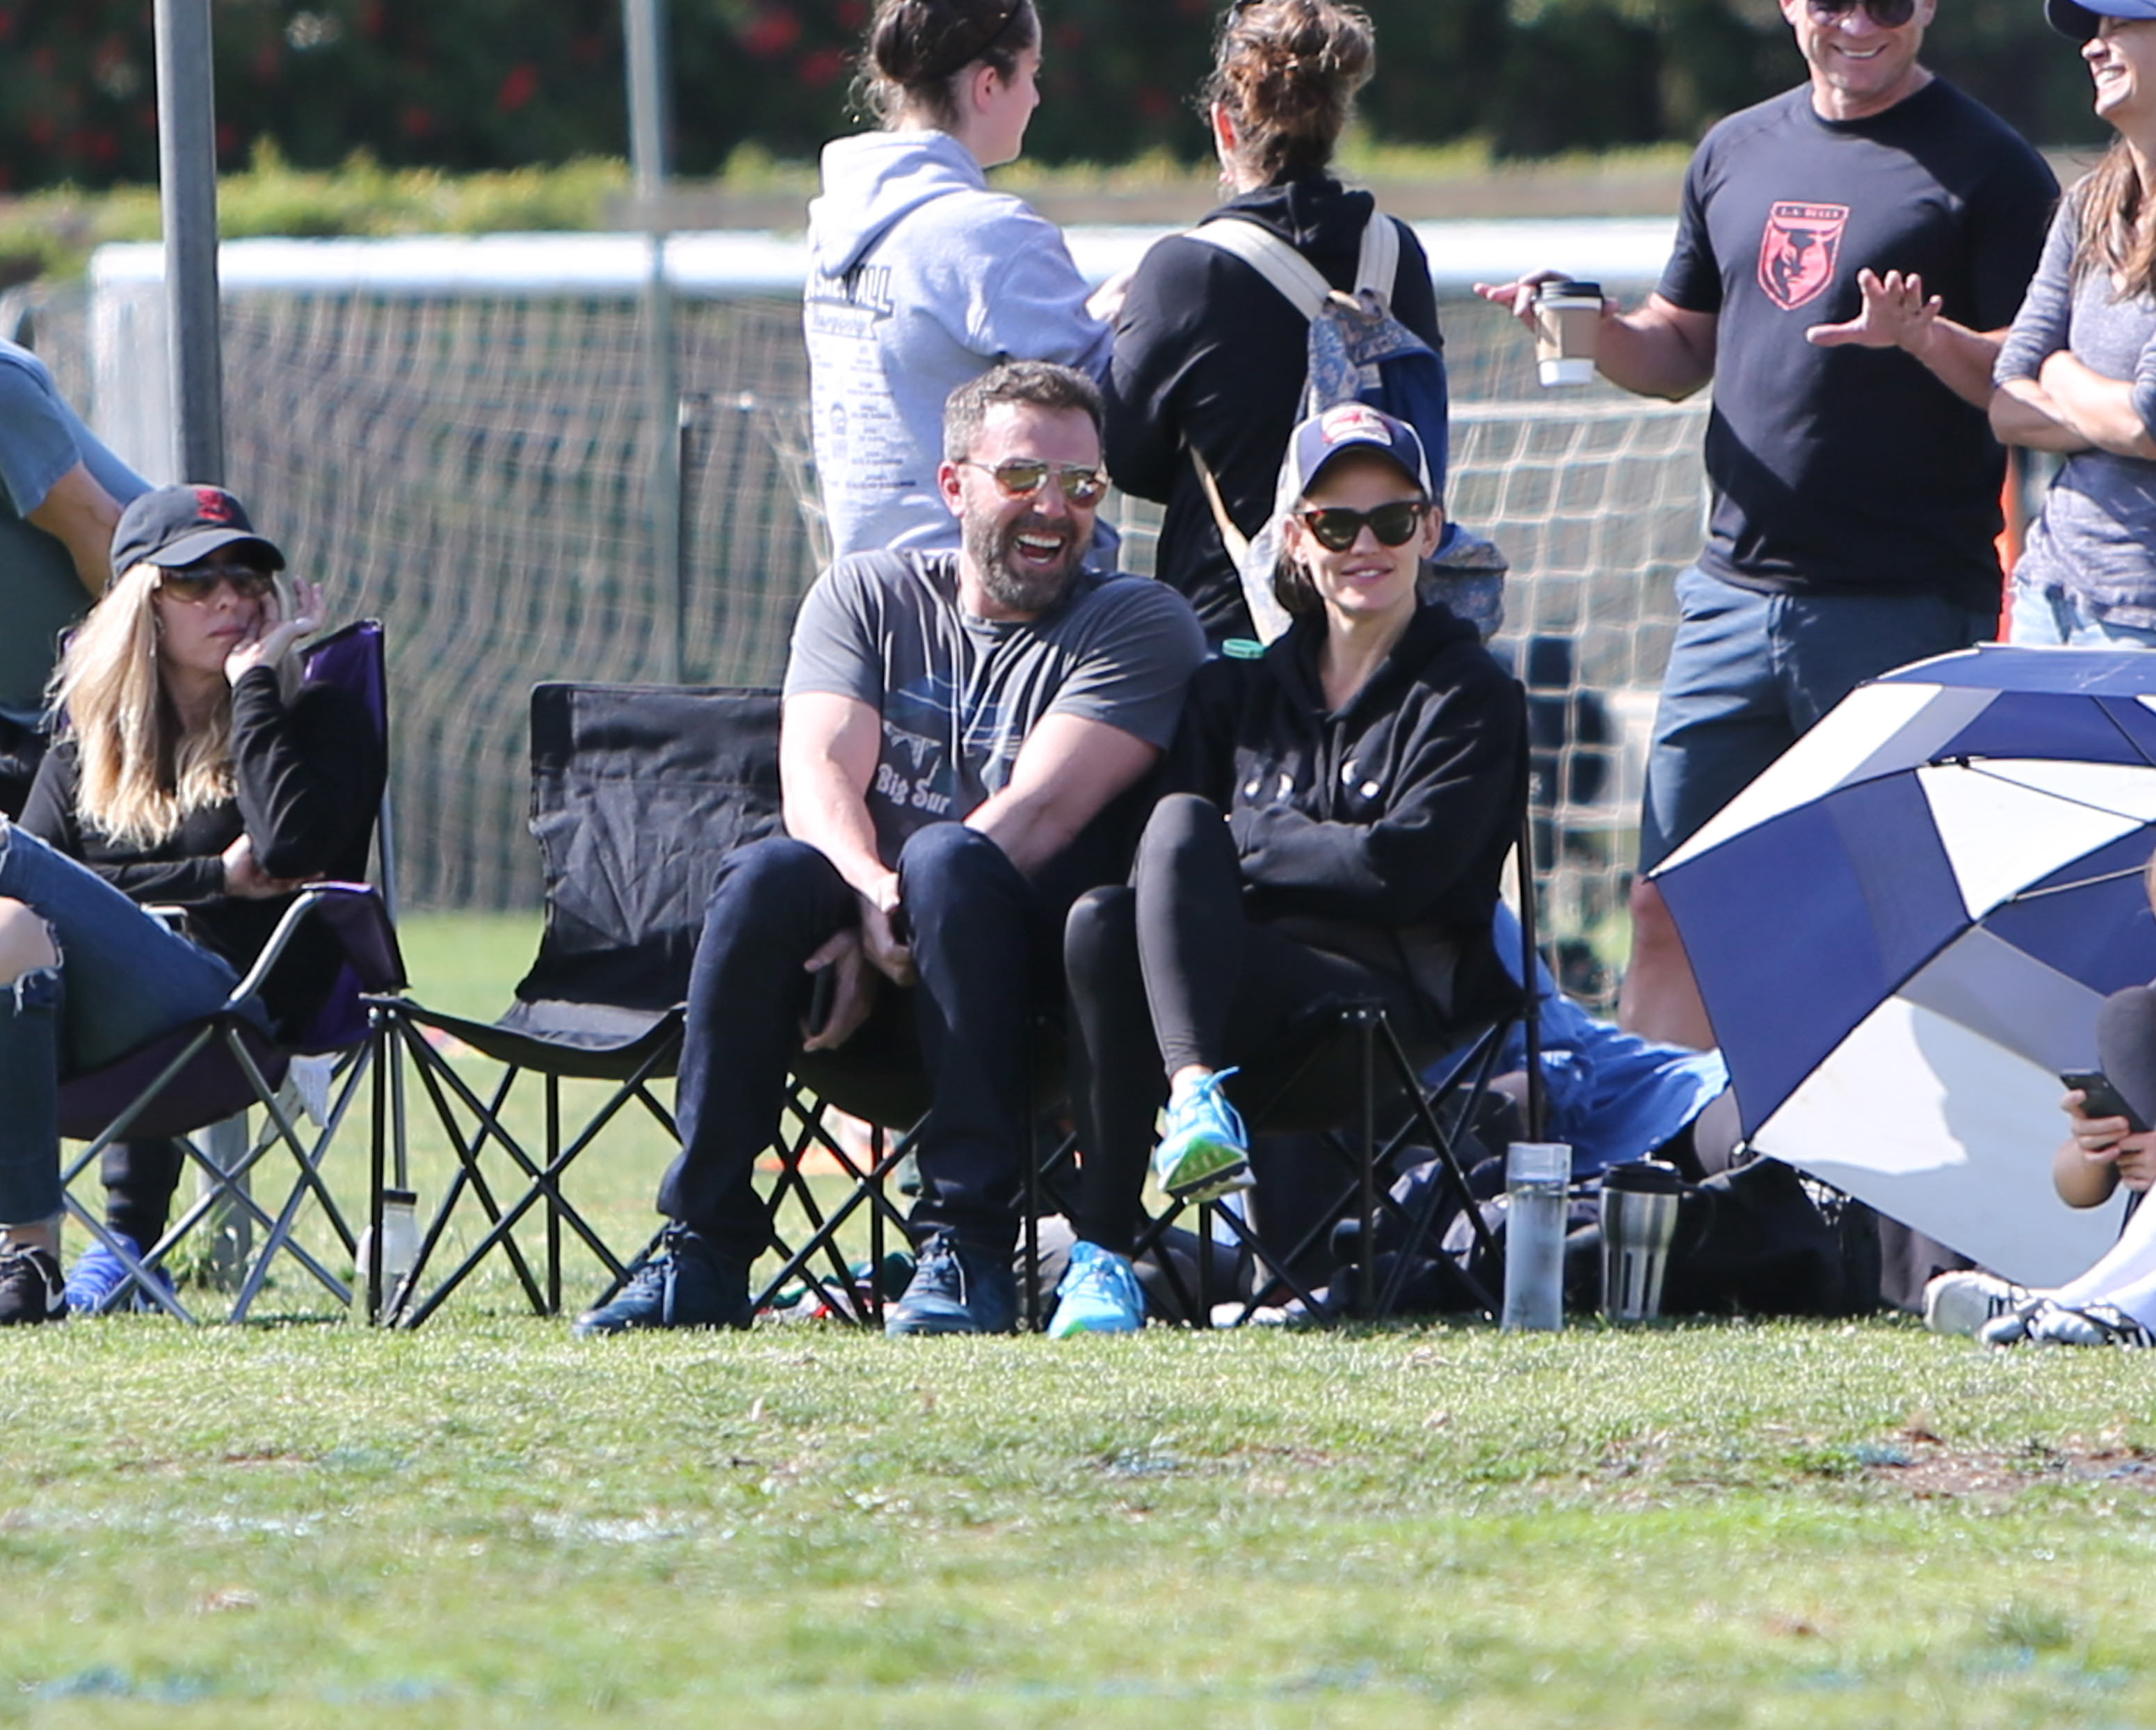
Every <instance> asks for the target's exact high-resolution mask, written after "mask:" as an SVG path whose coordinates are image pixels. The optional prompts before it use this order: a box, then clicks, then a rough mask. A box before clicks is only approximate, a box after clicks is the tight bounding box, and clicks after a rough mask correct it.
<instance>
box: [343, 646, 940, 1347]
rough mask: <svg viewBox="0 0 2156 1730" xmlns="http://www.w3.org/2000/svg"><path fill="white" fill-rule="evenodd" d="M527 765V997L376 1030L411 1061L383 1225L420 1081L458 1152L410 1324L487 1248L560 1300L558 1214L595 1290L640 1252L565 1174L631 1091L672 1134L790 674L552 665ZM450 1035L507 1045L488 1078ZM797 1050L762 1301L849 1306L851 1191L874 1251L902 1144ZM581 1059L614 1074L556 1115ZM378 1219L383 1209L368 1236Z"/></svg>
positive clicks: (404, 1160)
mask: <svg viewBox="0 0 2156 1730" xmlns="http://www.w3.org/2000/svg"><path fill="white" fill-rule="evenodd" d="M531 782H532V787H531V829H532V833H533V834H535V835H536V837H537V838H538V840H539V844H540V849H541V852H542V855H543V860H544V875H545V885H546V926H545V930H544V933H543V935H542V937H541V939H540V945H539V952H538V955H537V957H536V959H535V960H534V961H533V963H532V965H531V971H530V972H529V973H527V974H526V976H525V978H524V979H523V981H522V982H521V983H520V984H519V985H518V986H517V988H516V1001H515V1002H514V1003H512V1004H511V1006H510V1007H509V1009H508V1010H507V1011H506V1013H504V1014H502V1015H501V1016H500V1018H499V1019H496V1020H494V1021H490V1022H483V1021H474V1020H470V1019H466V1018H464V1017H461V1016H457V1015H452V1014H446V1013H444V1012H443V1011H441V1010H439V1009H432V1008H429V1007H428V1006H427V1005H424V1004H419V1003H417V1002H414V1001H413V1000H412V999H411V998H408V997H398V998H383V999H382V1000H380V1001H378V1002H377V1003H376V1004H374V1006H373V1008H374V1013H375V1017H376V1025H377V1032H378V1035H379V1037H380V1038H381V1039H382V1040H383V1041H384V1042H385V1044H386V1045H389V1046H390V1047H392V1048H393V1050H394V1052H395V1053H396V1054H398V1055H399V1056H401V1060H402V1061H401V1062H398V1063H394V1064H385V1065H383V1067H382V1070H381V1071H379V1072H378V1074H377V1092H378V1093H379V1094H380V1095H381V1096H382V1098H381V1101H380V1104H379V1106H378V1107H377V1114H376V1122H377V1137H376V1142H375V1147H374V1195H375V1200H374V1210H375V1218H376V1220H377V1228H378V1225H379V1220H380V1213H381V1205H382V1194H383V1191H384V1190H385V1188H389V1187H395V1188H408V1187H409V1184H408V1175H409V1134H410V1125H409V1119H408V1094H409V1091H410V1088H411V1086H413V1085H416V1086H417V1087H418V1090H419V1091H420V1092H421V1094H422V1095H423V1098H424V1101H425V1103H426V1105H427V1106H428V1107H429V1111H430V1113H431V1116H432V1119H433V1121H434V1124H435V1125H436V1126H437V1127H439V1130H440V1131H441V1132H442V1133H443V1134H444V1136H445V1137H447V1139H448V1142H449V1150H450V1152H452V1154H453V1155H454V1158H455V1162H456V1169H455V1172H454V1176H453V1177H452V1178H451V1180H450V1183H449V1188H448V1189H447V1190H446V1192H445V1193H444V1195H443V1196H442V1198H441V1199H440V1201H439V1204H437V1205H436V1206H435V1207H434V1209H433V1211H432V1214H431V1217H430V1219H429V1223H428V1224H427V1227H426V1229H425V1230H424V1231H423V1234H422V1235H421V1238H420V1243H419V1247H418V1259H417V1261H416V1264H415V1265H414V1266H413V1269H412V1271H411V1272H410V1274H409V1276H408V1277H407V1278H406V1280H405V1281H404V1283H403V1291H401V1292H400V1293H393V1294H391V1307H390V1315H391V1317H392V1319H393V1320H394V1321H395V1322H398V1323H399V1324H400V1325H403V1326H405V1327H418V1326H419V1325H420V1324H421V1323H423V1322H425V1321H426V1320H427V1318H428V1317H430V1316H432V1315H433V1314H434V1312H435V1311H436V1310H438V1309H439V1307H440V1306H441V1305H442V1304H443V1303H444V1301H446V1300H447V1299H448V1297H449V1296H450V1295H451V1294H452V1293H453V1292H454V1291H455V1290H456V1289H457V1288H458V1287H459V1286H461V1285H462V1284H463V1283H464V1281H465V1280H466V1279H468V1278H469V1277H470V1276H471V1275H472V1274H473V1273H474V1271H475V1270H476V1269H477V1268H478V1267H479V1266H480V1265H481V1263H483V1262H484V1261H485V1260H486V1259H487V1258H488V1257H489V1256H490V1255H495V1254H496V1253H499V1254H500V1255H502V1256H503V1257H504V1258H505V1259H506V1260H507V1261H508V1263H509V1264H510V1265H511V1268H512V1270H513V1271H514V1272H515V1275H516V1279H517V1281H518V1283H519V1284H520V1286H521V1288H522V1291H523V1293H524V1296H525V1297H526V1301H528V1302H529V1303H530V1305H531V1308H532V1309H533V1310H534V1311H535V1312H537V1313H540V1314H546V1315H552V1314H555V1313H557V1312H559V1311H560V1309H561V1306H562V1233H563V1232H564V1231H565V1230H566V1231H567V1232H569V1233H571V1234H572V1235H574V1236H575V1237H576V1238H577V1239H578V1240H581V1241H582V1242H583V1245H585V1247H586V1248H587V1249H588V1250H590V1252H591V1253H592V1255H593V1256H595V1257H596V1258H597V1259H598V1261H599V1263H600V1264H601V1265H602V1266H603V1268H604V1270H605V1271H606V1273H607V1275H608V1278H609V1279H610V1280H611V1281H612V1284H611V1286H609V1287H608V1290H607V1291H605V1292H603V1293H602V1294H601V1301H604V1300H605V1298H606V1297H608V1296H611V1295H612V1293H613V1291H618V1290H619V1288H620V1286H621V1285H622V1284H623V1283H624V1282H625V1281H627V1279H628V1278H629V1276H630V1275H631V1273H632V1272H633V1271H634V1269H635V1267H636V1266H637V1265H639V1261H640V1260H641V1259H642V1257H643V1256H644V1255H648V1254H649V1251H650V1250H651V1248H652V1242H651V1241H650V1240H646V1241H644V1243H643V1245H642V1247H641V1249H637V1248H634V1247H633V1246H632V1247H630V1248H628V1249H627V1250H624V1249H623V1248H621V1247H619V1246H617V1245H613V1244H610V1243H608V1240H606V1238H605V1236H604V1235H603V1234H602V1232H601V1231H600V1230H599V1229H598V1227H597V1226H596V1225H594V1224H593V1221H592V1220H591V1219H590V1218H589V1217H588V1213H587V1212H586V1211H585V1210H583V1209H579V1208H578V1207H577V1205H576V1204H574V1202H573V1201H572V1199H570V1196H569V1194H567V1188H566V1180H567V1178H568V1175H569V1173H570V1171H571V1168H572V1167H573V1166H574V1165H575V1164H576V1163H577V1161H578V1160H579V1159H580V1158H583V1156H584V1155H585V1154H586V1153H587V1152H588V1151H589V1150H590V1149H591V1147H593V1145H594V1143H595V1142H597V1141H598V1139H599V1137H601V1135H602V1134H603V1132H605V1131H606V1129H607V1128H608V1126H609V1125H611V1124H613V1122H615V1121H616V1120H617V1119H618V1118H619V1117H622V1116H623V1114H624V1113H625V1112H629V1111H631V1110H632V1108H634V1110H639V1111H642V1112H644V1113H645V1114H646V1115H647V1116H648V1117H649V1119H650V1121H652V1122H654V1123H656V1124H657V1125H658V1126H659V1127H660V1129H661V1130H662V1131H663V1132H664V1135H665V1138H666V1139H667V1140H668V1141H670V1142H673V1141H676V1140H677V1139H678V1132H677V1130H676V1128H675V1122H674V1117H673V1113H672V1111H671V1110H670V1106H669V1105H668V1104H667V1103H666V1102H665V1101H662V1100H661V1098H660V1096H659V1094H658V1093H657V1091H654V1090H655V1087H656V1086H657V1084H659V1083H660V1082H663V1081H665V1080H667V1079H668V1078H669V1077H670V1076H672V1075H674V1073H675V1070H676V1068H677V1067H678V1065H679V1062H680V1045H681V1032H682V999H683V998H684V996H685V993H686V990H687V984H688V978H689V968H690V961H691V960H692V958H693V957H694V955H695V952H696V939H697V937H698V934H699V933H700V932H701V929H702V924H703V912H704V903H705V900H706V896H707V894H708V891H709V887H710V882H711V873H712V871H713V870H714V869H715V867H716V865H717V863H718V861H719V860H721V859H722V858H723V857H724V856H725V855H726V853H727V852H728V851H730V850H731V849H733V848H735V847H737V846H743V845H746V844H749V843H751V842H752V841H756V840H758V839H762V838H763V837H765V836H767V835H769V834H775V833H777V832H778V828H779V788H778V694H777V693H776V692H773V691H769V690H730V689H725V688H718V687H676V686H661V685H582V684H567V683H563V684H547V685H539V686H537V687H536V688H535V689H534V690H533V691H532V695H531ZM442 1036H447V1038H449V1039H450V1040H454V1041H457V1042H459V1043H460V1044H461V1045H464V1046H465V1047H468V1048H469V1049H470V1050H471V1051H472V1052H474V1053H475V1054H477V1055H479V1056H480V1057H483V1058H485V1059H487V1060H491V1061H492V1063H493V1064H494V1065H496V1069H497V1072H496V1073H495V1075H494V1076H493V1078H492V1079H491V1080H490V1081H489V1082H488V1083H486V1085H485V1088H484V1091H482V1088H481V1087H480V1086H475V1085H474V1083H473V1082H472V1081H470V1080H469V1079H467V1077H466V1075H465V1073H464V1072H463V1070H462V1069H460V1067H459V1063H458V1062H457V1061H456V1060H452V1059H451V1058H449V1057H448V1056H445V1055H444V1053H443V1052H442V1051H441V1050H439V1049H437V1046H436V1045H435V1043H434V1040H436V1039H439V1038H440V1037H442ZM407 1070H409V1072H410V1073H409V1077H407V1075H406V1073H405V1072H406V1071H407ZM813 1073H814V1065H812V1064H808V1063H805V1062H804V1064H803V1075H802V1076H799V1077H797V1078H796V1080H795V1082H794V1084H793V1100H792V1108H791V1111H790V1114H789V1115H790V1116H791V1117H792V1118H793V1120H794V1122H795V1124H796V1126H797V1127H796V1129H795V1131H794V1132H793V1133H792V1134H791V1135H789V1136H788V1137H787V1138H786V1140H785V1142H784V1143H783V1145H782V1146H780V1147H778V1148H776V1149H775V1150H774V1152H776V1153H777V1154H778V1177H777V1178H776V1180H775V1183H774V1188H773V1191H772V1193H771V1197H770V1199H771V1201H772V1203H773V1211H774V1214H778V1215H779V1216H780V1217H781V1219H782V1222H783V1223H782V1230H783V1231H784V1232H785V1233H786V1234H787V1240H786V1241H783V1242H782V1244H781V1245H780V1246H779V1247H780V1252H781V1253H780V1256H779V1263H778V1271H776V1273H774V1274H773V1276H771V1277H770V1278H768V1279H767V1280H765V1281H762V1282H761V1285H760V1288H759V1290H758V1291H757V1293H756V1294H755V1296H756V1298H757V1302H758V1303H759V1304H762V1303H763V1302H766V1301H768V1300H769V1299H770V1298H771V1296H773V1294H774V1293H775V1292H776V1291H778V1288H779V1287H780V1286H783V1285H785V1284H787V1283H789V1282H791V1281H794V1280H796V1279H801V1278H808V1279H810V1280H812V1281H814V1283H815V1284H817V1286H819V1290H820V1291H821V1292H822V1294H823V1296H824V1298H825V1300H826V1301H827V1302H828V1304H829V1306H831V1307H833V1308H834V1309H836V1310H839V1311H841V1312H845V1311H846V1310H848V1309H849V1308H850V1307H855V1300H854V1298H853V1295H852V1293H853V1285H854V1281H853V1278H852V1275H851V1271H850V1267H849V1265H848V1264H847V1263H846V1262H845V1261H844V1260H843V1259H842V1257H841V1255H840V1251H839V1245H838V1234H839V1228H840V1227H841V1226H842V1225H844V1224H845V1223H846V1221H847V1220H848V1219H850V1217H851V1216H852V1215H853V1214H855V1211H856V1210H857V1209H859V1208H860V1207H862V1206H864V1205H867V1206H870V1207H872V1209H874V1214H873V1228H874V1230H875V1233H876V1235H877V1240H876V1243H875V1247H874V1250H873V1251H872V1253H873V1254H874V1255H875V1256H876V1257H877V1258H878V1259H880V1254H881V1241H880V1234H881V1231H882V1229H883V1226H884V1224H885V1223H886V1222H887V1221H888V1220H890V1219H895V1218H896V1214H895V1213H894V1212H893V1211H892V1209H891V1206H890V1204H888V1203H887V1202H885V1201H884V1200H883V1199H882V1187H881V1179H882V1178H884V1177H885V1176H887V1175H888V1173H890V1172H891V1169H892V1168H894V1167H895V1166H896V1164H897V1163H898V1162H899V1160H900V1159H901V1158H903V1156H904V1152H905V1149H904V1147H903V1146H902V1145H897V1144H892V1145H889V1146H886V1145H885V1138H884V1137H882V1136H881V1135H880V1134H879V1136H878V1137H877V1141H876V1144H875V1147H874V1148H873V1150H872V1152H871V1153H870V1158H869V1159H868V1160H867V1162H866V1163H863V1162H862V1161H861V1160H860V1158H857V1157H856V1155H855V1153H854V1152H852V1151H850V1149H849V1148H848V1147H846V1146H845V1145H844V1141H843V1139H842V1138H841V1137H839V1136H838V1135H836V1134H835V1133H834V1130H833V1128H832V1127H831V1126H830V1124H829V1122H827V1112H828V1111H829V1105H828V1104H827V1101H826V1100H825V1098H824V1096H823V1095H822V1093H821V1092H820V1091H815V1090H814V1083H813V1082H812V1081H809V1080H808V1075H811V1074H813ZM526 1076H531V1077H534V1078H536V1081H537V1083H538V1085H539V1086H540V1087H541V1088H542V1090H543V1102H544V1111H545V1125H546V1127H545V1132H544V1139H543V1142H541V1143H540V1144H539V1145H537V1146H529V1145H526V1141H525V1139H524V1138H522V1137H519V1136H518V1135H517V1134H516V1132H515V1131H514V1130H513V1129H512V1128H511V1126H510V1125H509V1124H508V1123H507V1122H506V1121H505V1108H506V1106H507V1104H508V1102H509V1101H510V1099H511V1095H512V1091H513V1090H515V1089H516V1087H517V1086H518V1084H519V1083H520V1081H522V1079H523V1078H525V1077H526ZM574 1078H583V1079H588V1080H593V1081H603V1082H607V1083H611V1084H612V1086H611V1087H610V1089H609V1091H608V1092H607V1093H606V1094H605V1096H604V1097H603V1099H602V1100H601V1101H599V1102H598V1104H597V1105H596V1106H593V1108H592V1109H590V1110H588V1111H586V1112H584V1113H583V1114H582V1116H581V1117H580V1118H579V1119H578V1121H577V1122H573V1123H572V1122H567V1121H565V1117H564V1112H563V1094H562V1083H563V1082H564V1081H567V1080H570V1079H574ZM870 1108H871V1109H874V1108H875V1107H873V1106H871V1107H870ZM908 1121H910V1120H908ZM812 1150H821V1151H822V1152H824V1154H825V1155H827V1156H828V1158H829V1161H830V1162H831V1163H832V1165H833V1167H834V1169H835V1170H836V1171H837V1172H838V1173H839V1174H841V1175H842V1176H844V1177H845V1178H848V1179H849V1180H850V1183H851V1186H852V1187H851V1189H850V1193H849V1194H848V1195H847V1196H846V1197H845V1198H844V1200H843V1201H842V1202H841V1203H840V1204H839V1206H838V1208H837V1209H836V1210H835V1211H832V1210H829V1209H826V1208H825V1207H824V1204H823V1203H822V1202H821V1201H820V1200H819V1196H818V1194H817V1193H816V1189H815V1187H814V1185H813V1184H812V1183H810V1182H809V1180H808V1176H807V1175H806V1174H805V1173H803V1163H804V1160H805V1159H806V1157H807V1156H808V1153H809V1152H811V1151H812ZM653 1176H654V1179H655V1178H656V1176H657V1173H655V1172H654V1173H653ZM473 1208H476V1209H478V1211H479V1213H480V1215H481V1216H482V1218H483V1224H481V1226H480V1229H479V1232H478V1235H477V1236H476V1237H475V1239H474V1240H472V1241H471V1242H470V1245H469V1246H468V1247H465V1248H464V1249H463V1251H462V1253H461V1255H459V1256H458V1257H457V1258H456V1259H455V1260H454V1265H452V1266H451V1267H450V1268H449V1271H447V1272H446V1273H443V1274H440V1275H439V1276H435V1275H434V1272H433V1270H434V1265H435V1264H436V1263H437V1261H438V1260H441V1259H443V1258H444V1244H445V1243H446V1242H448V1241H449V1234H450V1232H451V1229H452V1228H453V1226H454V1224H456V1222H457V1221H458V1220H459V1219H460V1218H461V1217H462V1216H463V1215H465V1214H468V1213H469V1212H470V1209H473ZM535 1209H536V1210H539V1212H540V1215H541V1219H542V1221H543V1229H544V1250H543V1265H542V1268H541V1269H540V1270H539V1271H534V1268H533V1265H532V1260H533V1258H532V1255H531V1254H529V1253H527V1251H526V1248H525V1247H524V1245H522V1244H521V1243H520V1241H519V1238H518V1235H517V1234H518V1228H519V1226H520V1225H521V1224H522V1223H523V1222H524V1221H525V1220H526V1219H527V1217H529V1216H530V1215H531V1214H533V1212H534V1210H535ZM796 1238H798V1241H794V1239H796ZM374 1241H375V1242H376V1243H377V1244H378V1243H380V1242H381V1241H382V1232H381V1231H380V1230H379V1229H377V1231H376V1232H375V1234H374ZM375 1260H376V1261H377V1265H374V1266H372V1267H371V1268H369V1269H367V1270H363V1273H364V1274H365V1275H366V1276H367V1281H368V1285H369V1288H370V1291H371V1293H372V1299H373V1308H372V1310H371V1313H375V1314H380V1313H382V1309H381V1305H380V1299H381V1296H382V1294H381V1291H380V1286H381V1270H380V1267H379V1265H378V1257H377V1258H375ZM812 1264H813V1265H814V1268H815V1269H816V1270H817V1271H814V1272H811V1271H810V1270H811V1267H812ZM430 1281H431V1283H429V1282H430Z"/></svg>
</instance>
